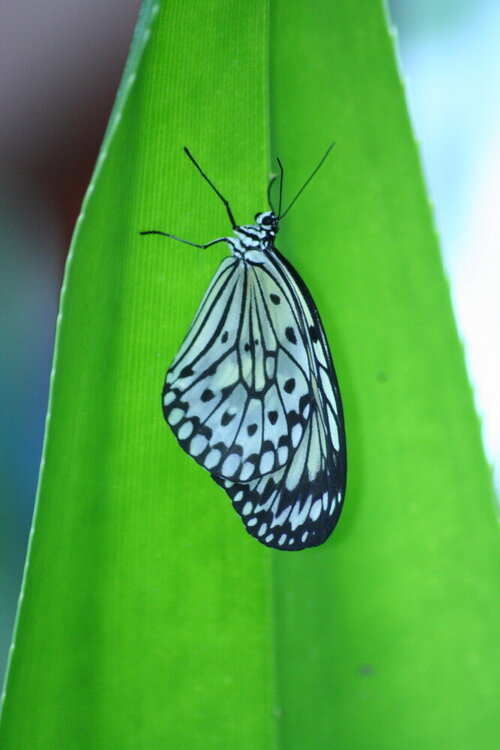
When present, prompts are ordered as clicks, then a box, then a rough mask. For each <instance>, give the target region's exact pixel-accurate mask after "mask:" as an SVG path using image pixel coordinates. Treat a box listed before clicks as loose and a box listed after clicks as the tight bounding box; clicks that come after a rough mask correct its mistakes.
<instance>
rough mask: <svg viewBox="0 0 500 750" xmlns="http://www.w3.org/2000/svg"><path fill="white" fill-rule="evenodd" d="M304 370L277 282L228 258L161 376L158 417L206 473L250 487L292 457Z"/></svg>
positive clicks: (305, 395)
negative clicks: (163, 379)
mask: <svg viewBox="0 0 500 750" xmlns="http://www.w3.org/2000/svg"><path fill="white" fill-rule="evenodd" d="M309 369H310V363H309V358H308V355H307V352H306V350H305V347H304V342H303V340H302V339H301V320H300V312H299V311H298V310H297V309H296V302H295V300H294V298H293V297H291V296H290V295H289V294H287V290H286V288H285V287H283V284H282V282H281V280H280V278H279V276H278V275H276V276H272V275H269V274H267V273H265V272H263V270H262V266H261V265H260V264H255V265H254V264H251V263H247V264H244V263H241V262H239V261H238V260H236V259H234V258H226V259H225V260H223V261H222V263H221V265H220V267H219V269H218V271H217V273H216V275H215V277H214V279H213V281H212V283H211V284H210V287H209V289H208V290H207V293H206V294H205V297H204V298H203V300H202V302H201V305H200V307H199V309H198V312H197V313H196V315H195V318H194V320H193V322H192V324H191V327H190V329H189V331H188V334H187V336H186V339H185V340H184V343H183V344H182V346H181V349H180V351H179V353H178V355H177V356H176V358H175V360H174V362H173V363H172V366H171V367H170V369H169V371H168V373H167V378H166V384H165V388H164V391H163V406H164V413H165V418H166V419H167V421H168V423H169V425H170V426H171V428H172V430H173V431H174V433H175V434H176V436H177V439H178V440H179V442H180V444H181V445H182V447H183V448H184V449H185V450H186V451H187V452H188V453H189V454H190V455H191V456H192V457H193V458H195V460H196V461H198V463H200V464H201V465H202V466H203V467H204V468H206V469H207V470H209V471H211V472H212V473H213V474H215V475H218V476H220V477H221V478H226V479H230V480H233V481H245V482H247V481H251V480H253V479H255V478H256V477H260V476H262V475H265V474H268V473H270V472H274V471H277V470H278V469H280V468H281V467H282V466H284V465H285V464H286V463H287V462H288V461H289V460H290V458H291V457H292V456H293V454H294V452H295V451H296V449H297V446H298V445H299V443H300V440H301V438H302V435H303V433H304V429H305V425H306V423H307V419H308V415H309V408H310V406H309V405H310V400H311V387H310V383H309V375H308V373H309Z"/></svg>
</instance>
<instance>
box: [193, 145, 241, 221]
mask: <svg viewBox="0 0 500 750" xmlns="http://www.w3.org/2000/svg"><path fill="white" fill-rule="evenodd" d="M184 152H185V153H186V156H188V157H189V159H191V161H192V162H193V164H194V166H195V167H196V169H197V170H198V172H199V173H200V174H201V176H202V177H203V179H204V180H206V181H207V182H208V184H209V185H210V187H211V188H212V190H213V191H214V192H215V193H216V194H217V195H218V196H219V198H220V199H221V201H222V202H223V204H224V205H225V207H226V211H227V215H228V216H229V221H230V222H231V226H232V227H233V229H234V228H235V227H236V226H237V224H236V222H235V220H234V216H233V212H232V211H231V208H230V206H229V201H227V200H226V199H225V198H224V196H223V195H222V194H221V193H220V192H219V191H218V190H217V188H216V187H215V185H214V183H213V182H212V180H210V179H209V178H208V177H207V175H206V174H205V172H204V171H203V170H202V168H201V167H200V165H199V164H198V162H197V161H196V159H195V158H194V156H193V155H192V153H191V152H190V150H189V149H188V148H187V146H184Z"/></svg>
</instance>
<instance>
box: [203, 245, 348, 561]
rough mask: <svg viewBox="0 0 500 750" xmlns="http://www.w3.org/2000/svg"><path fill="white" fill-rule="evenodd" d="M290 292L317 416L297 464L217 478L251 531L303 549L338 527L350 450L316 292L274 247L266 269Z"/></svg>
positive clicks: (271, 541)
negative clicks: (244, 477)
mask: <svg viewBox="0 0 500 750" xmlns="http://www.w3.org/2000/svg"><path fill="white" fill-rule="evenodd" d="M260 274H263V276H262V278H261V279H260V284H261V285H262V286H265V285H266V284H267V283H268V281H267V277H269V278H271V279H273V280H274V281H275V282H276V283H277V284H278V285H279V286H280V287H281V288H282V290H283V295H284V297H285V298H286V299H287V300H288V305H289V307H290V308H291V309H292V310H293V317H294V319H296V320H297V321H298V337H297V338H298V339H300V342H301V344H300V345H301V346H302V347H303V349H304V351H305V352H306V355H307V360H308V366H309V369H308V382H309V386H310V394H309V395H310V402H309V403H310V418H309V420H308V423H307V427H306V429H305V430H304V432H303V435H302V438H301V441H300V443H299V445H298V448H297V450H296V451H295V453H294V454H293V456H292V457H291V459H290V462H289V463H288V464H287V465H286V466H284V467H282V468H280V469H279V470H278V471H276V472H273V473H271V474H267V475H266V476H261V477H256V478H255V479H253V480H252V481H251V482H247V483H242V482H239V483H234V482H230V481H227V479H224V478H222V477H218V476H214V475H213V478H214V479H215V481H216V482H217V483H218V484H220V485H221V486H222V487H224V489H225V490H226V492H227V493H228V494H229V496H230V498H231V500H232V502H233V505H234V508H235V509H236V511H237V512H238V513H239V514H240V516H241V518H242V520H243V522H244V524H245V526H246V528H247V531H248V532H249V533H250V534H251V535H252V536H255V537H256V538H257V539H258V540H259V541H261V542H262V543H263V544H266V545H267V546H270V547H275V548H277V549H288V550H299V549H304V548H306V547H312V546H316V545H318V544H321V543H322V542H324V541H325V539H327V538H328V536H329V535H330V534H331V532H332V531H333V529H334V527H335V525H336V523H337V520H338V517H339V515H340V511H341V508H342V502H343V499H344V493H345V485H346V472H347V463H346V447H345V432H344V421H343V412H342V403H341V400H340V393H339V388H338V383H337V378H336V375H335V370H334V367H333V363H332V358H331V355H330V351H329V348H328V344H327V340H326V336H325V333H324V329H323V326H322V324H321V320H320V317H319V313H318V311H317V308H316V305H315V304H314V301H313V299H312V296H311V294H310V292H309V290H308V289H307V287H306V286H305V284H304V282H303V281H302V279H301V278H300V276H299V274H298V273H297V271H296V270H295V269H294V268H293V266H291V264H290V263H289V262H288V261H287V260H286V259H285V258H283V256H281V254H280V253H278V251H276V250H275V251H274V256H271V262H270V263H269V264H267V265H266V266H265V268H264V267H263V268H262V269H261V270H260V271H259V275H260Z"/></svg>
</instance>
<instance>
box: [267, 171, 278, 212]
mask: <svg viewBox="0 0 500 750" xmlns="http://www.w3.org/2000/svg"><path fill="white" fill-rule="evenodd" d="M275 182H276V175H275V174H273V175H271V179H270V180H269V185H268V186H267V202H268V203H269V208H270V209H271V211H272V212H273V214H275V215H276V211H275V210H274V206H273V202H272V200H271V188H272V186H273V185H274V183H275Z"/></svg>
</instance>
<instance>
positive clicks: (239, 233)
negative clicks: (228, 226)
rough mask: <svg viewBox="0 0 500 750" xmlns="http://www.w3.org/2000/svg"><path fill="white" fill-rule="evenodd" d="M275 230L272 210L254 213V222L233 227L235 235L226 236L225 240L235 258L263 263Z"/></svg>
mask: <svg viewBox="0 0 500 750" xmlns="http://www.w3.org/2000/svg"><path fill="white" fill-rule="evenodd" d="M277 232H278V218H277V216H275V214H274V213H273V212H272V211H265V212H264V213H260V214H256V216H255V224H244V225H242V226H239V227H235V228H234V235H235V236H234V237H227V238H226V241H227V243H228V245H229V247H230V249H231V252H232V254H233V255H234V256H235V257H236V258H239V259H241V260H243V261H246V262H250V263H265V262H266V256H267V253H268V252H269V250H271V249H272V248H273V246H274V238H275V237H276V234H277Z"/></svg>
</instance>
